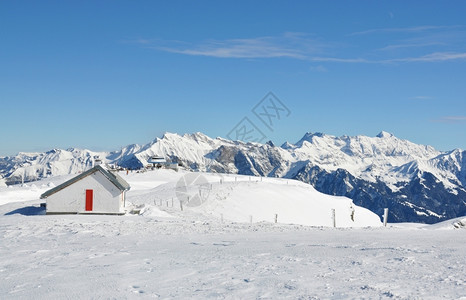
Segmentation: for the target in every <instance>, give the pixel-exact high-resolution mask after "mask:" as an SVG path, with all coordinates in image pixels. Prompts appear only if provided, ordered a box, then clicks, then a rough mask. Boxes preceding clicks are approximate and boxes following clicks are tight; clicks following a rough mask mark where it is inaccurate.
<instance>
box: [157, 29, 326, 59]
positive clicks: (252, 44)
mask: <svg viewBox="0 0 466 300" xmlns="http://www.w3.org/2000/svg"><path fill="white" fill-rule="evenodd" d="M325 47H326V45H324V44H323V43H321V42H318V41H316V40H314V39H311V38H309V37H308V36H307V35H305V34H301V33H286V34H284V35H282V36H277V37H273V36H266V37H257V38H250V39H228V40H210V41H205V42H202V43H198V44H191V45H182V46H180V45H170V46H161V45H153V47H152V48H154V49H157V50H161V51H165V52H171V53H178V54H184V55H193V56H209V57H219V58H276V57H288V58H294V59H301V60H304V59H306V58H307V57H308V55H309V54H311V53H314V54H315V53H320V52H322V49H323V48H325Z"/></svg>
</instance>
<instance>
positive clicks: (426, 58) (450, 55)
mask: <svg viewBox="0 0 466 300" xmlns="http://www.w3.org/2000/svg"><path fill="white" fill-rule="evenodd" d="M464 59H466V52H459V53H458V52H435V53H431V54H427V55H423V56H419V57H406V58H394V59H389V60H386V62H442V61H452V60H464Z"/></svg>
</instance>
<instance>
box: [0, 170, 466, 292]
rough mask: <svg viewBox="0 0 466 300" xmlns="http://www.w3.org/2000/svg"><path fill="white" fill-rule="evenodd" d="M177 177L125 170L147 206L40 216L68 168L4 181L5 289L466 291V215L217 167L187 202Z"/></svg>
mask: <svg viewBox="0 0 466 300" xmlns="http://www.w3.org/2000/svg"><path fill="white" fill-rule="evenodd" d="M124 176H126V175H125V174H124ZM182 176H184V175H183V174H182V173H175V172H170V171H163V172H159V173H156V172H153V173H151V172H148V173H144V174H135V173H130V174H129V175H127V176H126V179H127V180H128V182H130V184H131V186H132V190H131V191H130V193H128V200H129V201H131V202H132V203H133V205H134V207H135V208H137V209H140V210H141V215H130V214H128V215H126V216H91V215H63V216H45V215H42V214H43V212H44V211H43V209H42V208H40V207H39V204H40V202H41V201H40V200H38V197H39V195H40V194H41V193H42V192H44V191H45V190H47V189H49V188H50V187H51V186H54V185H57V184H60V183H61V182H63V181H64V180H66V179H68V178H69V177H66V176H65V177H55V178H50V179H46V180H43V181H40V182H37V183H35V184H34V185H28V186H27V187H20V186H17V187H10V188H6V187H0V257H1V259H0V278H1V279H2V280H0V298H1V299H18V298H34V299H63V298H67V299H74V298H81V299H92V298H94V299H95V298H105V299H106V298H118V299H121V298H130V299H137V298H179V299H181V298H183V299H186V298H197V299H205V298H215V299H216V298H220V299H223V298H227V299H251V298H259V299H262V298H265V299H281V298H289V299H348V298H349V299H384V298H393V299H466V279H465V271H464V269H465V266H466V252H465V250H464V249H465V248H464V247H465V244H466V231H465V230H464V229H463V228H464V225H466V218H463V219H461V218H460V219H455V220H451V221H448V222H444V223H441V224H436V225H421V224H389V226H388V227H387V228H384V227H381V226H380V220H379V219H378V217H377V216H375V215H373V214H372V213H370V212H368V211H367V210H364V209H362V208H359V207H354V209H355V214H354V221H352V220H351V219H350V218H349V212H348V207H351V203H350V201H348V200H349V199H347V198H341V197H331V196H325V195H321V194H318V193H317V192H315V191H313V189H312V188H311V189H309V188H308V187H306V186H304V185H301V184H300V183H298V182H294V181H290V182H286V180H278V179H277V180H276V181H275V179H263V180H264V181H263V182H261V181H260V179H258V178H256V177H253V178H251V179H250V178H249V177H247V176H244V177H237V178H235V177H234V176H230V177H226V176H223V177H222V178H220V179H221V183H220V180H219V178H215V177H214V176H210V175H205V176H204V177H203V178H201V179H205V180H206V181H207V183H205V182H204V183H203V184H204V186H208V187H209V188H208V189H202V190H201V192H200V193H199V194H200V195H201V196H202V197H200V198H199V199H198V200H199V201H200V203H197V204H198V205H196V203H194V202H192V203H191V205H190V206H189V205H188V206H185V207H184V210H183V211H181V210H180V207H179V201H178V199H180V198H182V197H183V195H185V194H183V193H189V192H190V189H191V190H192V189H194V190H195V189H196V188H197V187H196V185H195V184H194V185H190V184H189V186H188V188H187V189H184V188H183V187H182V188H180V186H179V185H177V182H179V181H178V180H179V179H180V177H182ZM196 180H199V177H194V181H196ZM261 187H263V188H261ZM265 190H268V191H269V194H267V193H265ZM277 193H278V195H279V196H276V195H277ZM280 193H283V194H286V195H289V196H290V197H289V198H287V202H289V201H294V202H293V205H289V204H286V203H283V202H282V201H280V199H282V198H283V195H282V196H280ZM264 194H266V197H264V196H263V195H264ZM191 195H193V194H191ZM291 195H292V197H291ZM309 195H311V196H312V199H313V200H311V201H312V203H313V204H312V205H310V204H309V203H306V202H305V201H304V199H305V198H306V197H309ZM251 197H252V198H251ZM172 198H173V199H174V201H173V203H174V204H173V206H172V203H171V199H172ZM248 199H249V200H248ZM254 199H255V200H254ZM264 199H271V200H270V201H271V203H270V205H263V201H265V200H264ZM290 199H293V200H290ZM177 201H178V202H177ZM326 201H327V202H329V203H330V204H329V205H327V204H328V203H326ZM248 203H249V204H248ZM293 207H298V209H297V210H293ZM330 208H334V209H335V210H336V216H337V227H338V228H332V227H330V226H331V225H332V224H331V221H330V220H331V219H330V217H329V213H328V210H329V209H330ZM313 210H315V211H318V212H319V214H320V217H319V214H317V213H313V212H312V211H313ZM296 211H303V212H302V213H297V212H296ZM275 213H278V223H276V224H275V223H273V221H274V220H273V215H274V214H275ZM251 215H252V219H253V222H252V223H250V221H251V219H250V216H251ZM219 216H223V221H222V218H221V217H219ZM339 216H340V218H339ZM374 216H375V217H376V218H377V220H374ZM290 220H291V221H292V222H289V221H290ZM308 220H312V221H308ZM306 222H310V223H312V222H320V223H321V226H317V225H316V224H314V226H313V227H311V226H306V225H302V224H306ZM290 223H294V224H290ZM364 223H373V224H372V226H371V227H363V224H364ZM308 225H313V224H308ZM351 225H354V226H351ZM369 225H370V224H369ZM366 226H367V225H366ZM350 227H353V228H350Z"/></svg>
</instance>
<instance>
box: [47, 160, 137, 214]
mask: <svg viewBox="0 0 466 300" xmlns="http://www.w3.org/2000/svg"><path fill="white" fill-rule="evenodd" d="M129 189H130V186H129V184H128V183H127V182H126V181H125V180H124V179H123V178H121V177H120V176H119V175H118V174H116V173H113V172H110V171H109V170H107V169H106V168H105V167H104V166H102V165H97V166H95V167H93V168H92V169H90V170H88V171H86V172H83V173H81V174H79V175H78V176H76V177H74V178H72V179H70V180H68V181H66V182H64V183H62V184H60V185H59V186H57V187H54V188H53V189H51V190H48V191H47V192H45V193H43V194H42V195H41V196H40V198H41V199H45V198H46V199H47V205H46V213H47V214H81V213H83V214H124V207H125V196H126V191H128V190H129Z"/></svg>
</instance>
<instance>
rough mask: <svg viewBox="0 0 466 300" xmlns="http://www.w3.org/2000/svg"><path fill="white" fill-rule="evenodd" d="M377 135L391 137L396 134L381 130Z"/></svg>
mask: <svg viewBox="0 0 466 300" xmlns="http://www.w3.org/2000/svg"><path fill="white" fill-rule="evenodd" d="M376 137H378V138H389V137H394V135H393V134H391V133H390V132H386V131H381V132H380V133H379V134H378V135H377V136H376Z"/></svg>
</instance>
